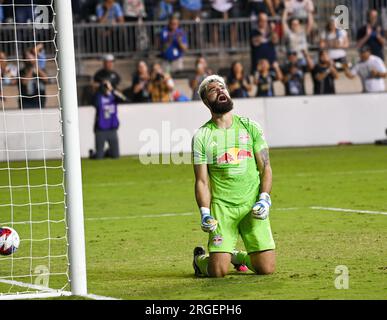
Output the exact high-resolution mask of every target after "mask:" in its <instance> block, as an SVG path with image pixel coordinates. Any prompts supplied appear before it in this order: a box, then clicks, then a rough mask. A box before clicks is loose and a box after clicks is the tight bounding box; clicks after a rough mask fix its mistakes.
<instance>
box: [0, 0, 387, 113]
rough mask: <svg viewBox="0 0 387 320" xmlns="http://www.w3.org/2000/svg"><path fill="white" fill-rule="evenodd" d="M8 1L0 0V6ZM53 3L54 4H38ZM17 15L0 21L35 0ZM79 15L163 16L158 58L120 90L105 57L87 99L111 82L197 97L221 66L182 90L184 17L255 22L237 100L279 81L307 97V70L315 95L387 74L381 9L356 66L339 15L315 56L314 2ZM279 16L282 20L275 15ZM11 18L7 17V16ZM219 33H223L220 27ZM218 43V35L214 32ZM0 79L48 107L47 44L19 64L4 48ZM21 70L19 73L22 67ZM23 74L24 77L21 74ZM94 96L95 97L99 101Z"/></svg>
mask: <svg viewBox="0 0 387 320" xmlns="http://www.w3.org/2000/svg"><path fill="white" fill-rule="evenodd" d="M8 2H9V1H7V0H0V4H7V3H8ZM38 2H39V3H41V4H51V1H45V0H41V1H35V3H38ZM15 4H23V5H20V6H15V7H14V10H15V12H10V11H9V10H10V8H11V7H10V6H7V5H3V6H0V9H2V10H0V22H4V21H9V19H10V16H15V20H16V21H17V22H28V21H31V19H32V16H31V15H32V11H31V8H30V7H28V4H31V2H30V0H15ZM73 10H74V17H75V20H76V21H80V22H100V23H104V24H106V23H114V24H119V23H124V22H133V21H142V20H143V19H148V20H166V24H165V26H164V27H163V28H162V29H161V30H160V34H159V49H160V54H159V59H157V60H151V61H150V60H148V59H146V58H145V57H144V59H142V60H140V61H139V62H138V63H137V66H136V69H135V70H134V73H133V77H132V79H131V86H130V87H128V88H119V86H120V82H121V77H120V75H119V73H118V72H117V71H115V70H114V60H115V58H114V56H113V55H112V54H107V55H105V56H104V57H103V67H102V69H101V70H99V71H98V72H97V73H96V74H95V75H94V78H93V86H92V91H91V92H90V96H91V97H94V96H95V95H96V94H97V93H98V92H100V90H101V87H103V86H105V85H106V81H108V82H109V85H111V86H112V88H114V90H115V91H116V92H120V91H119V90H118V89H122V91H123V92H122V95H123V96H124V97H125V99H122V97H121V100H123V101H126V102H134V103H137V102H168V101H188V100H198V95H197V92H196V91H197V88H198V86H199V84H200V82H201V81H202V80H203V79H204V78H205V77H206V76H207V75H210V74H212V73H216V72H218V70H212V69H211V68H210V67H209V66H208V63H207V61H206V58H205V57H204V56H199V57H198V58H197V61H196V62H195V70H194V71H192V74H191V75H190V76H189V79H187V80H188V81H189V86H190V88H191V89H192V96H186V95H184V94H183V93H182V92H181V91H180V90H179V89H178V88H177V87H176V85H175V81H174V79H173V75H174V73H175V72H176V71H179V70H183V69H184V57H185V54H186V51H187V49H188V38H189V36H190V34H187V31H186V30H184V29H183V28H182V27H181V26H180V22H181V19H183V20H200V19H202V18H203V17H206V18H208V19H229V18H235V17H243V16H247V17H251V20H252V21H253V24H252V25H253V27H252V28H251V33H250V56H251V63H250V66H251V68H250V70H246V68H245V66H244V65H243V63H242V62H241V61H234V62H233V63H232V65H231V66H230V69H229V71H228V74H224V75H223V76H224V77H225V79H226V83H227V85H228V88H229V91H230V94H231V96H232V97H234V98H247V97H251V96H256V97H271V96H275V95H276V93H275V90H274V83H275V82H276V81H279V82H281V83H282V84H283V86H284V91H285V94H286V95H304V94H305V74H306V73H308V72H309V73H310V75H311V78H312V80H313V92H314V94H334V93H335V92H336V90H335V81H336V80H337V78H338V74H339V72H340V71H343V73H344V74H345V76H346V77H348V78H349V79H353V78H355V77H357V76H358V77H359V78H360V79H361V82H362V86H363V92H381V91H385V84H384V78H385V77H386V76H387V73H386V67H385V64H384V45H385V34H384V30H383V27H382V24H381V18H380V16H379V14H378V11H377V10H370V11H369V12H368V13H367V15H368V19H367V24H365V25H364V26H362V27H361V28H360V29H359V30H357V34H356V46H357V49H358V51H359V58H358V63H356V64H354V65H351V64H350V63H349V62H348V59H347V50H348V48H349V46H350V39H349V35H348V33H347V31H346V30H344V29H339V28H337V26H336V23H335V18H334V17H332V18H331V19H330V20H329V21H326V27H325V28H324V30H319V32H318V35H317V36H318V39H319V43H318V48H317V50H316V54H314V53H312V52H311V50H310V47H309V43H308V36H309V35H310V34H311V33H312V32H313V31H314V30H315V29H314V27H315V18H314V14H315V7H314V3H313V1H312V0H248V1H247V0H246V1H233V0H212V1H201V0H164V1H150V0H122V1H115V0H100V1H98V0H83V1H82V0H78V1H73ZM272 17H277V18H278V19H275V20H273V19H271V18H272ZM7 19H8V20H7ZM228 31H229V32H230V39H231V45H233V44H236V43H237V33H236V32H235V30H234V29H233V25H232V24H231V25H230V28H229V29H228ZM215 34H218V33H217V32H215ZM213 41H214V43H215V46H216V43H217V41H219V39H218V38H217V36H215V37H213ZM280 41H281V42H284V43H285V45H286V57H285V59H279V55H278V44H279V42H280ZM0 64H1V68H0V76H1V81H2V87H5V86H8V85H18V88H19V91H20V92H19V93H20V96H21V98H20V101H19V104H20V106H23V107H24V108H29V107H31V108H32V107H44V106H45V98H44V95H45V87H46V85H47V84H48V83H50V80H51V79H50V77H48V76H47V74H46V71H45V69H46V66H45V64H46V58H45V50H44V47H43V44H42V43H39V44H37V45H36V46H35V47H32V48H29V49H28V50H26V51H25V52H24V60H23V62H22V63H21V64H20V65H15V64H14V63H12V62H10V61H9V60H8V59H7V57H6V54H5V53H4V52H0ZM19 70H20V71H19ZM18 77H19V78H18ZM93 99H94V98H91V100H90V101H94V100H93Z"/></svg>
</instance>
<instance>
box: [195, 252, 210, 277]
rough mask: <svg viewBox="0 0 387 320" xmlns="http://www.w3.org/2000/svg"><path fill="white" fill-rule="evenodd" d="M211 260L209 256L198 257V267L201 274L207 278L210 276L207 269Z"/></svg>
mask: <svg viewBox="0 0 387 320" xmlns="http://www.w3.org/2000/svg"><path fill="white" fill-rule="evenodd" d="M209 258H210V257H209V256H205V255H201V256H198V257H196V265H197V266H198V267H199V269H200V272H201V273H202V274H204V275H206V276H208V271H207V267H208V260H209Z"/></svg>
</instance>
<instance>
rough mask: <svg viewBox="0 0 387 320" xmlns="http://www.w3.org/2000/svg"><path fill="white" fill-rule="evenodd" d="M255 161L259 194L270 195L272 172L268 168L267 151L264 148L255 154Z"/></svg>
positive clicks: (269, 167)
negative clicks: (258, 180)
mask: <svg viewBox="0 0 387 320" xmlns="http://www.w3.org/2000/svg"><path fill="white" fill-rule="evenodd" d="M255 160H256V162H257V167H258V171H259V177H260V180H261V183H260V186H259V193H260V194H261V193H262V192H267V193H269V194H270V192H271V186H272V179H273V175H272V171H271V166H270V158H269V149H267V148H265V149H262V150H261V151H259V152H256V153H255Z"/></svg>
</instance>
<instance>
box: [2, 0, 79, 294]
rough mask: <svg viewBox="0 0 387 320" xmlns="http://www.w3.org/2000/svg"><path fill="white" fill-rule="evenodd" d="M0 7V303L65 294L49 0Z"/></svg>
mask: <svg viewBox="0 0 387 320" xmlns="http://www.w3.org/2000/svg"><path fill="white" fill-rule="evenodd" d="M68 2H70V1H68ZM0 10H1V11H0V17H1V16H3V17H4V19H3V20H0V23H1V25H0V64H1V68H0V76H1V77H0V107H1V112H0V227H5V226H7V227H11V228H13V229H15V230H16V231H17V233H18V234H19V236H20V245H19V248H18V250H17V251H16V252H15V253H13V254H11V255H8V256H2V255H0V299H1V298H3V299H4V298H5V299H9V298H17V297H22V298H25V297H28V296H31V297H38V296H42V297H44V296H55V295H62V294H69V293H70V291H71V286H70V282H71V281H70V279H71V272H70V271H71V268H70V265H71V261H70V260H69V242H71V241H69V237H68V234H69V225H68V217H67V215H68V210H67V208H68V202H69V201H70V199H69V197H68V196H67V191H68V190H67V189H66V186H67V184H66V178H67V177H66V170H65V163H66V162H67V161H66V159H65V155H66V152H65V149H64V143H63V141H64V139H65V138H64V134H63V130H62V124H63V119H62V118H63V113H62V107H63V102H62V101H61V100H62V99H61V95H60V93H61V87H60V83H61V81H60V80H61V78H60V75H61V72H62V70H61V69H60V67H59V63H58V60H59V55H58V52H59V50H58V43H57V42H58V37H57V35H58V31H57V29H58V28H57V21H56V20H57V14H56V10H55V3H54V1H53V0H51V1H35V0H29V1H17V0H12V1H8V2H4V3H0ZM70 15H71V13H70ZM70 18H71V17H70ZM82 215H83V212H82ZM81 227H83V225H82V226H81ZM0 245H1V240H0Z"/></svg>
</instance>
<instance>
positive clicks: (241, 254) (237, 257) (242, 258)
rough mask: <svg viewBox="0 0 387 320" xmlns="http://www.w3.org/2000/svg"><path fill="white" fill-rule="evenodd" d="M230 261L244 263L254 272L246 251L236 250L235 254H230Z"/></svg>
mask: <svg viewBox="0 0 387 320" xmlns="http://www.w3.org/2000/svg"><path fill="white" fill-rule="evenodd" d="M232 260H233V261H232V262H233V263H234V264H244V265H246V266H247V268H249V269H250V270H251V271H253V272H255V269H254V267H253V265H252V264H251V261H250V256H249V255H248V254H247V252H246V251H238V252H237V253H236V254H233V255H232Z"/></svg>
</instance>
